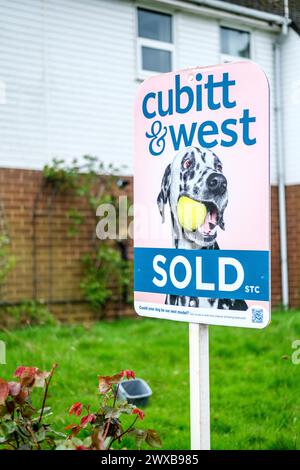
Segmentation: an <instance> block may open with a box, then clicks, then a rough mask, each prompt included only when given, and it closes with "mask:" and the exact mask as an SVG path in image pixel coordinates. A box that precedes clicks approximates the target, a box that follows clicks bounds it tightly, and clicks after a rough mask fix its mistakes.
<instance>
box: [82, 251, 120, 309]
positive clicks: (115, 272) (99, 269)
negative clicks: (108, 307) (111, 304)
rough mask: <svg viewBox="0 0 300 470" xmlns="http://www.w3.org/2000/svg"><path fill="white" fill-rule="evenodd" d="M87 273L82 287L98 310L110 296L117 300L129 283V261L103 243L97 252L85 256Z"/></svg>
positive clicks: (86, 296)
mask: <svg viewBox="0 0 300 470" xmlns="http://www.w3.org/2000/svg"><path fill="white" fill-rule="evenodd" d="M82 261H83V265H84V272H85V275H84V277H83V280H82V282H81V287H82V289H83V292H84V296H85V298H86V299H87V300H88V301H89V303H90V305H91V306H92V307H93V309H95V310H96V311H99V310H100V309H101V307H103V306H104V304H105V302H106V301H107V300H108V299H109V298H110V299H111V300H113V301H116V300H118V299H119V298H120V296H121V294H122V289H123V287H124V286H127V285H128V282H129V278H128V270H129V263H128V262H127V261H125V260H123V259H122V257H121V254H120V252H119V251H117V250H116V249H114V248H112V247H110V246H107V245H103V246H101V248H99V249H98V251H97V253H96V254H95V255H94V254H87V255H86V256H85V257H84V258H83V260H82Z"/></svg>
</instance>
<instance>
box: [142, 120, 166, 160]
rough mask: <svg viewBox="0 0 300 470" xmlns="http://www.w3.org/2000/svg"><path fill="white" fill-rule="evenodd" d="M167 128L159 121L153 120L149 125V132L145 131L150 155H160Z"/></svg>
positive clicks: (164, 143)
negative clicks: (148, 141) (148, 140)
mask: <svg viewBox="0 0 300 470" xmlns="http://www.w3.org/2000/svg"><path fill="white" fill-rule="evenodd" d="M166 133H167V128H166V127H163V126H162V123H161V122H160V121H154V122H153V123H152V126H151V130H150V132H146V137H148V139H151V140H150V144H149V150H150V152H151V153H152V155H155V156H157V155H160V154H161V153H162V152H163V151H164V149H165V145H166V141H165V136H166Z"/></svg>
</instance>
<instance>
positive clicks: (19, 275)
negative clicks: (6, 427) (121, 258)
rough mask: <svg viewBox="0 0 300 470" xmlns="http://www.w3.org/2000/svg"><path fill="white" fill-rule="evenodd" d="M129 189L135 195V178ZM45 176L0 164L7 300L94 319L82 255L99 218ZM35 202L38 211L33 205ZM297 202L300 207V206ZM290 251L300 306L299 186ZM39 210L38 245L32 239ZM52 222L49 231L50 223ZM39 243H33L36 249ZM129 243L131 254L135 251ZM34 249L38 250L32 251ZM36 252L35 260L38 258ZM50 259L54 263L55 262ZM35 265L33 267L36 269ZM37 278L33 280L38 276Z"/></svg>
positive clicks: (275, 230)
mask: <svg viewBox="0 0 300 470" xmlns="http://www.w3.org/2000/svg"><path fill="white" fill-rule="evenodd" d="M128 180H129V183H130V184H129V185H128V186H127V187H126V192H127V193H128V194H132V179H131V178H128ZM41 182H42V176H41V172H39V171H32V170H17V169H0V199H2V201H3V202H4V207H5V213H6V221H7V226H8V230H9V234H10V237H11V251H12V253H13V254H14V255H15V257H16V260H17V264H16V266H15V268H14V270H13V271H12V272H11V273H10V275H9V277H8V282H7V285H6V287H5V293H4V294H5V300H6V301H11V302H18V301H20V300H22V299H31V298H34V297H36V298H37V299H43V300H45V301H51V310H52V311H53V312H54V313H55V315H56V316H57V317H58V318H60V319H61V320H63V321H66V320H68V321H89V320H92V319H94V318H95V314H94V313H93V312H92V311H91V310H90V308H89V306H88V304H86V303H85V302H84V300H83V298H82V292H81V289H80V287H79V283H80V278H81V263H80V259H81V257H82V255H83V254H84V253H85V252H88V251H89V250H90V246H91V237H92V235H93V233H94V231H95V218H94V216H93V215H92V214H91V212H90V209H89V208H88V206H87V205H85V203H84V201H83V200H82V199H80V198H77V199H76V198H74V196H71V195H66V194H59V195H56V196H55V197H53V195H52V196H51V192H50V191H49V190H48V191H43V192H40V197H39V198H37V194H38V193H39V188H40V186H41ZM271 194H272V258H271V263H272V302H273V306H276V305H279V304H280V303H281V278H280V251H279V217H278V191H277V188H276V187H272V193H271ZM34 207H35V210H34ZM70 207H76V208H77V209H78V210H79V209H80V212H82V213H83V214H84V216H85V223H84V224H83V225H82V226H81V227H80V232H79V234H78V235H76V236H75V237H70V236H68V229H69V227H70V222H69V220H68V217H67V211H68V209H70ZM298 207H299V211H298V210H297V209H298ZM287 210H288V244H289V249H288V256H289V276H290V301H291V306H292V307H299V306H300V282H299V281H300V269H299V267H300V254H299V253H300V252H299V248H298V247H299V243H300V220H298V219H299V218H300V185H299V186H288V187H287ZM34 213H35V244H33V237H34V224H33V214H34ZM50 225H51V231H50V230H49V226H50ZM34 246H35V248H34ZM131 248H132V246H130V253H132V249H131ZM34 250H35V254H34ZM34 256H35V260H36V263H34ZM51 260H52V262H51ZM34 265H35V269H34ZM34 278H35V281H34ZM105 310H106V313H107V315H108V316H110V317H111V316H123V315H130V314H132V313H133V311H132V309H131V308H129V307H128V306H125V305H123V304H122V303H118V304H112V303H110V304H109V305H108V306H107V308H106V309H105Z"/></svg>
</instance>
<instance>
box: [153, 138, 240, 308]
mask: <svg viewBox="0 0 300 470" xmlns="http://www.w3.org/2000/svg"><path fill="white" fill-rule="evenodd" d="M182 196H186V197H188V198H190V199H193V200H194V201H198V202H201V203H202V204H204V205H205V207H206V217H205V220H204V222H203V223H202V225H201V226H198V227H197V228H196V229H195V230H190V229H187V228H183V227H182V225H181V224H180V223H179V220H178V215H177V203H178V201H179V199H180V197H182ZM157 204H158V208H159V211H160V215H161V217H162V222H164V221H165V209H166V205H167V204H169V208H170V212H171V222H172V238H173V246H174V247H175V248H184V249H190V250H191V249H197V250H218V249H219V245H218V243H217V230H218V227H220V228H221V229H222V230H225V223H224V211H225V209H226V206H227V204H228V184H227V179H226V177H225V176H224V174H223V169H222V163H221V161H220V159H219V158H218V157H217V155H215V154H214V153H213V152H212V151H211V150H209V149H200V148H198V147H187V148H185V149H184V150H182V151H180V152H179V153H177V155H176V156H175V157H174V159H173V161H172V163H170V164H169V165H168V166H167V167H166V169H165V172H164V175H163V178H162V182H161V190H160V192H159V194H158V197H157ZM166 304H170V305H180V306H190V307H202V308H204V307H214V308H219V309H227V310H247V308H248V306H247V304H246V302H245V301H244V300H233V299H206V298H202V297H188V296H178V295H167V297H166Z"/></svg>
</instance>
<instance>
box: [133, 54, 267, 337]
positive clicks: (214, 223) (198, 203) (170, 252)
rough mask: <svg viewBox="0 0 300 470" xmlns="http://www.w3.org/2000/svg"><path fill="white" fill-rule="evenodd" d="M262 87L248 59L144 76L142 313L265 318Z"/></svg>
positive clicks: (138, 138) (256, 322)
mask: <svg viewBox="0 0 300 470" xmlns="http://www.w3.org/2000/svg"><path fill="white" fill-rule="evenodd" d="M269 191H270V183H269V85H268V81H267V78H266V76H265V74H264V72H263V71H262V69H261V68H259V67H258V66H257V65H256V64H255V63H253V62H250V61H245V62H237V63H226V64H222V65H217V66H211V67H204V68H195V69H186V70H179V71H176V72H172V73H167V74H163V75H159V76H155V77H152V78H149V79H148V80H146V81H145V82H143V83H142V85H141V86H140V87H139V91H138V95H137V98H136V102H135V168H134V210H135V215H134V221H135V222H134V291H135V292H134V305H135V310H136V312H137V313H138V314H139V315H142V316H148V317H155V318H165V319H170V320H178V321H187V322H193V323H203V324H211V325H228V326H241V327H250V328H263V327H265V326H267V324H268V323H269V321H270V192H269Z"/></svg>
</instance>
